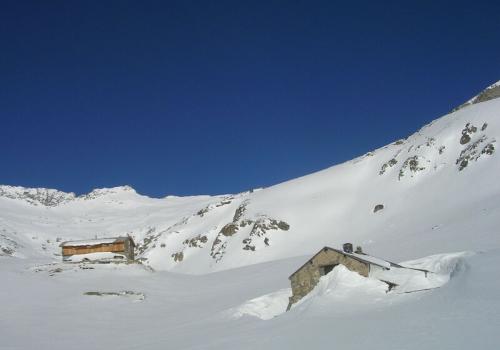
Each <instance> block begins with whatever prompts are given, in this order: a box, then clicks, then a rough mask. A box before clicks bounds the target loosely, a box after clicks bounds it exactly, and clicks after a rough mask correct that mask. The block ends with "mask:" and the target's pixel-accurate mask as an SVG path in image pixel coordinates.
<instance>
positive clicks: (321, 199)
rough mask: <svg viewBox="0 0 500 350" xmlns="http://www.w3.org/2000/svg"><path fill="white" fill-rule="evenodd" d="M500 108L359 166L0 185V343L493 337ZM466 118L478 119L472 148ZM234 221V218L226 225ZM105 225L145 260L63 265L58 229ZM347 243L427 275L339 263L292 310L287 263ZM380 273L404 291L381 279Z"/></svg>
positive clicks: (472, 342) (433, 130)
mask: <svg viewBox="0 0 500 350" xmlns="http://www.w3.org/2000/svg"><path fill="white" fill-rule="evenodd" d="M499 111H500V99H496V100H490V101H487V102H482V103H478V104H474V105H471V106H469V107H467V108H464V109H460V110H458V111H456V112H454V113H451V114H448V115H446V116H444V117H442V118H440V119H437V120H435V121H434V122H432V123H430V124H429V125H426V126H425V127H423V128H422V129H421V130H419V131H418V132H416V133H415V134H413V135H411V136H409V137H408V138H407V139H405V140H403V141H400V142H396V143H393V144H390V145H387V146H385V147H382V148H380V149H377V150H374V151H373V152H370V153H369V154H366V155H364V156H361V157H358V158H356V159H354V160H352V161H349V162H346V163H343V164H339V165H336V166H333V167H331V168H328V169H325V170H323V171H320V172H317V173H314V174H310V175H308V176H304V177H301V178H297V179H293V180H290V181H287V182H284V183H281V184H277V185H275V186H272V187H269V188H264V189H260V190H258V191H249V192H244V193H240V194H227V195H221V196H191V197H175V196H167V197H165V198H149V197H146V196H143V195H140V194H139V193H137V192H136V191H134V190H133V189H131V188H130V187H118V188H112V189H102V190H96V191H93V192H92V193H90V194H88V195H83V196H78V197H75V196H74V195H72V194H65V193H64V192H59V191H57V190H45V189H24V188H10V187H5V186H4V187H1V188H0V190H1V191H0V285H1V288H0V303H1V304H0V311H1V312H0V339H1V344H0V347H1V348H6V349H32V348H37V349H50V350H59V349H67V348H71V349H75V350H79V349H89V348H91V349H92V348H111V347H113V348H120V349H138V348H139V349H165V348H176V349H235V348H237V349H255V348H259V349H281V348H283V349H284V348H286V349H299V348H300V349H302V348H304V347H318V348H321V347H325V346H326V345H331V344H333V342H334V345H335V346H338V347H340V348H345V349H360V348H370V349H374V350H378V349H409V350H413V349H437V348H439V349H469V348H472V347H474V348H496V347H497V344H498V343H499V342H500V335H499V334H498V329H500V318H499V317H498V315H499V314H500V282H499V281H498V278H496V276H498V275H499V273H500V267H499V266H500V239H499V237H498V227H499V224H500V222H499V218H500V201H499V198H500V182H499V181H498V174H499V173H500V160H499V157H498V150H497V149H496V148H498V147H497V140H498V139H500V120H499V118H498V115H499ZM468 123H470V124H472V125H474V126H475V127H476V129H477V130H476V132H473V133H471V134H470V141H469V142H468V143H467V144H461V143H460V139H461V137H462V133H463V130H464V128H465V126H466V125H467V124H468ZM349 132H352V134H353V135H357V132H356V130H350V131H349ZM475 144H477V145H478V146H477V152H476V153H473V151H474V149H470V148H469V147H470V146H471V145H475ZM487 145H490V146H492V147H494V148H495V150H494V152H493V153H492V154H490V153H488V152H486V151H485V152H483V151H484V150H485V146H487ZM464 152H465V154H466V156H467V157H468V158H467V159H468V163H467V167H465V168H464V169H462V170H459V164H457V160H458V159H459V157H460V156H461V155H462V156H463V155H464ZM467 152H468V153H467ZM393 159H394V160H395V161H396V163H395V164H393V163H394V162H391V164H393V165H392V166H389V165H387V166H385V167H384V164H389V161H391V160H393ZM410 160H412V163H411V164H410ZM415 160H418V162H419V163H418V164H416V165H415V164H414V161H415ZM412 164H413V165H412ZM382 168H383V169H384V171H383V172H382V171H381V170H382ZM421 168H425V169H422V170H420V169H421ZM412 169H413V170H412ZM381 173H382V174H381ZM378 204H383V205H384V209H383V210H381V211H379V212H377V213H374V212H373V209H374V207H375V206H376V205H378ZM237 213H240V214H241V215H240V216H238V215H236V214H237ZM259 220H260V221H259ZM257 222H259V223H260V226H258V225H257V224H256V223H257ZM273 222H274V224H272V223H273ZM280 222H283V223H286V224H287V225H288V228H287V229H280V228H279V227H278V223H280ZM228 224H233V225H234V227H237V228H238V229H237V230H236V232H234V233H232V234H231V235H228V236H226V235H222V234H221V233H220V232H221V229H222V228H223V227H225V226H226V225H228ZM281 227H282V228H283V227H285V228H286V227H287V226H286V225H281ZM96 233H99V234H100V235H101V234H102V235H103V236H104V237H118V236H126V235H130V236H131V237H132V238H133V239H134V241H135V242H136V243H137V248H136V254H137V256H138V257H139V258H140V259H141V261H142V264H130V265H127V264H85V263H75V264H64V263H61V256H60V254H61V248H60V247H59V244H60V242H62V241H74V240H84V241H90V240H92V238H93V237H94V236H95V234H96ZM217 240H220V241H221V242H223V243H221V244H219V245H218V244H216V242H217ZM244 242H250V243H244ZM345 242H352V243H353V244H354V245H355V246H357V245H360V246H362V247H363V251H365V252H367V253H368V254H369V256H370V257H369V259H372V258H373V259H376V260H373V261H377V262H378V263H380V262H381V261H382V262H383V263H384V264H387V262H384V261H403V263H401V265H403V266H406V267H408V268H413V269H425V270H429V271H432V273H429V274H427V276H425V274H424V273H423V272H422V271H418V270H412V269H404V268H396V267H394V266H391V267H390V270H386V271H383V270H377V269H374V270H373V271H372V273H371V275H370V277H369V278H364V277H362V276H359V275H358V274H356V273H354V272H352V271H348V270H346V269H345V268H343V267H341V266H339V267H337V268H336V269H334V271H332V272H331V273H330V274H328V275H327V276H325V277H324V278H323V279H322V280H321V282H320V284H319V285H318V286H317V288H316V289H315V290H314V291H313V292H312V293H311V294H310V295H308V296H307V297H306V298H304V299H303V300H301V301H300V302H299V303H297V304H296V305H295V306H294V307H293V308H292V309H291V310H290V312H284V308H286V304H287V302H288V300H287V298H288V296H289V293H290V290H289V288H290V282H289V280H288V276H289V275H290V274H291V273H292V272H293V271H295V270H296V269H297V268H298V267H299V266H300V265H301V264H302V263H303V262H304V261H307V260H308V259H309V258H310V257H311V256H312V255H313V254H315V253H316V252H317V251H318V250H319V249H321V248H323V247H325V246H331V247H334V248H338V247H341V246H342V244H343V243H345ZM245 244H247V245H248V246H251V247H253V250H252V249H250V248H248V249H246V250H245V249H244V247H245ZM214 252H217V253H220V254H218V255H216V258H214V254H213V253H214ZM453 252H458V253H453ZM177 253H182V257H183V258H182V261H179V259H177V261H175V260H174V256H176V255H175V254H177ZM177 256H178V255H177ZM374 257H380V258H374ZM360 258H363V259H366V258H367V257H366V256H360ZM385 259H387V260H385ZM380 279H384V280H392V281H395V282H397V284H398V286H397V287H396V288H395V289H393V290H391V291H390V292H387V284H385V283H384V282H381V281H380ZM126 291H130V292H133V293H137V294H127V293H126ZM87 292H97V293H101V294H103V293H104V294H103V295H104V296H105V297H98V296H92V295H89V294H85V293H87ZM105 293H110V294H105ZM114 293H117V294H118V296H117V297H113V295H115V296H116V294H114ZM120 293H123V297H122V294H120ZM126 295H138V296H141V295H142V296H143V297H144V298H143V299H142V302H138V303H135V302H132V301H133V298H129V297H126ZM97 310H98V312H97ZM26 334H29V337H28V336H26ZM89 334H90V335H91V336H89Z"/></svg>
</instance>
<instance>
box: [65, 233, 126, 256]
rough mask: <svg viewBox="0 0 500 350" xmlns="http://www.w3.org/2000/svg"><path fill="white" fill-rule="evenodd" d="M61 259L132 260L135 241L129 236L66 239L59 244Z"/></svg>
mask: <svg viewBox="0 0 500 350" xmlns="http://www.w3.org/2000/svg"><path fill="white" fill-rule="evenodd" d="M60 247H61V248H62V256H63V261H72V260H73V258H74V257H75V256H76V257H77V259H74V260H91V261H92V260H102V259H108V260H109V259H111V260H128V261H132V260H134V248H135V243H134V241H133V239H132V238H131V237H130V236H125V237H115V238H98V239H89V240H81V241H68V242H63V243H61V244H60Z"/></svg>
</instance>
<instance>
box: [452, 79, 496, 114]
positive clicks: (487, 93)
mask: <svg viewBox="0 0 500 350" xmlns="http://www.w3.org/2000/svg"><path fill="white" fill-rule="evenodd" d="M498 97H500V80H499V81H497V82H496V83H494V84H491V85H490V86H488V87H487V88H486V89H484V90H483V91H481V92H480V93H479V94H477V95H476V96H474V97H473V98H471V99H470V100H468V101H467V102H465V103H464V104H461V105H460V106H458V107H456V108H455V109H453V110H452V112H455V111H458V110H459V109H462V108H464V107H467V106H470V105H473V104H476V103H481V102H485V101H489V100H493V99H495V98H498Z"/></svg>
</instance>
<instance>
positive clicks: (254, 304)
mask: <svg viewBox="0 0 500 350" xmlns="http://www.w3.org/2000/svg"><path fill="white" fill-rule="evenodd" d="M291 295H292V292H291V289H290V288H283V289H280V290H279V291H277V292H273V293H269V294H265V295H262V296H260V297H257V298H254V299H251V300H249V301H247V302H245V303H243V304H242V305H240V306H238V307H237V308H234V309H231V310H230V311H229V313H230V315H231V316H232V317H233V318H236V319H238V318H241V317H243V316H254V317H257V318H260V319H261V320H270V319H271V318H273V317H275V316H278V315H281V314H282V313H283V312H284V311H285V310H286V307H287V305H288V298H289V297H290V296H291Z"/></svg>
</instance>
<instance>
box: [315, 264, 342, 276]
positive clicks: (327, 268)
mask: <svg viewBox="0 0 500 350" xmlns="http://www.w3.org/2000/svg"><path fill="white" fill-rule="evenodd" d="M337 265H338V264H332V265H323V266H320V267H319V273H320V275H321V276H324V275H326V274H327V273H328V272H330V271H332V270H333V268H334V267H335V266H337Z"/></svg>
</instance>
